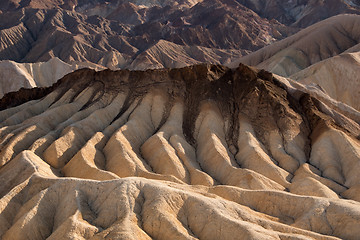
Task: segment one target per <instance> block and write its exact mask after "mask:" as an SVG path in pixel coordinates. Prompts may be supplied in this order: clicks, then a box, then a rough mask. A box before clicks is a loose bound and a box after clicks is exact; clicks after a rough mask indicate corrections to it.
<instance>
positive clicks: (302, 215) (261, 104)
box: [0, 65, 360, 239]
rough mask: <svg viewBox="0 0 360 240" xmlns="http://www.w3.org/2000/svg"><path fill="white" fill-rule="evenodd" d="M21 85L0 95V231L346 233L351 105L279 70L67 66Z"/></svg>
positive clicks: (354, 216)
mask: <svg viewBox="0 0 360 240" xmlns="http://www.w3.org/2000/svg"><path fill="white" fill-rule="evenodd" d="M296 84H298V87H297V85H296ZM23 93H24V92H21V91H20V92H18V93H14V95H13V97H14V98H16V94H19V95H20V94H22V97H19V100H18V102H16V104H13V106H12V107H10V108H9V107H8V106H9V102H7V101H8V100H7V98H3V99H2V100H1V101H0V109H3V110H2V111H0V150H1V152H0V166H1V167H0V181H1V183H2V184H1V185H0V236H1V238H2V239H45V238H48V239H357V238H358V236H359V235H360V229H359V227H358V226H359V222H360V203H359V200H360V199H359V195H360V187H359V186H360V176H359V174H358V172H359V169H360V141H359V136H360V127H359V122H360V121H359V119H357V116H358V114H359V113H358V112H357V111H356V110H354V109H351V108H350V109H347V108H344V107H341V106H339V105H336V102H335V101H333V100H331V99H330V98H329V97H327V98H324V97H323V98H322V97H321V95H319V94H318V95H316V94H317V92H312V91H308V92H307V89H306V88H301V85H299V83H296V82H292V80H291V79H282V78H280V77H279V78H275V77H273V75H272V74H271V73H269V72H266V71H263V70H262V71H258V70H256V69H252V68H249V67H247V66H245V65H240V66H239V67H238V68H236V69H229V68H226V67H223V66H216V65H197V66H191V67H186V68H181V69H167V70H147V71H128V70H119V71H111V70H105V71H101V72H96V71H94V70H90V69H81V70H77V71H75V72H73V73H71V74H68V75H66V76H65V77H63V78H62V79H61V80H60V81H59V82H58V83H57V84H56V85H54V86H53V87H50V88H42V89H39V88H35V89H32V90H28V92H27V94H23ZM34 96H35V97H34ZM15 105H16V106H15Z"/></svg>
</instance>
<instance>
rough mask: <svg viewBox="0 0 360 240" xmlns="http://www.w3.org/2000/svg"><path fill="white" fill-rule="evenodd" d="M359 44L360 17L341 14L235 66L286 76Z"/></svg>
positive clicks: (259, 51) (246, 58)
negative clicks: (253, 67)
mask: <svg viewBox="0 0 360 240" xmlns="http://www.w3.org/2000/svg"><path fill="white" fill-rule="evenodd" d="M359 43H360V15H338V16H335V17H332V18H329V19H326V20H324V21H321V22H319V23H316V24H314V25H312V26H310V27H308V28H306V29H304V30H302V31H300V32H298V33H296V34H294V35H293V36H291V37H288V38H286V39H284V40H282V41H279V42H276V43H274V44H272V45H270V46H267V47H264V48H262V49H260V50H258V51H256V52H254V53H251V54H249V55H247V56H245V57H242V58H240V59H239V60H238V61H236V62H234V63H233V64H232V65H231V66H232V67H234V66H236V65H237V64H238V62H241V63H244V64H248V65H252V66H257V67H259V68H264V69H266V70H268V71H271V72H273V73H276V74H278V75H281V76H285V77H286V76H290V75H292V74H294V73H296V72H298V71H300V70H302V69H304V68H306V67H308V66H310V65H312V64H314V63H317V62H319V61H321V60H324V59H327V58H330V57H333V56H336V55H338V54H340V53H343V52H345V51H347V50H348V49H351V48H352V47H354V46H356V45H357V44H359ZM354 51H355V49H354Z"/></svg>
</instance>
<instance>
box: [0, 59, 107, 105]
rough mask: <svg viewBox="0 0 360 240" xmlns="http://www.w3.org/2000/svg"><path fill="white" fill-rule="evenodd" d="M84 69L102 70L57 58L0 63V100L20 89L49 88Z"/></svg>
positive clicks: (98, 67) (94, 66)
mask: <svg viewBox="0 0 360 240" xmlns="http://www.w3.org/2000/svg"><path fill="white" fill-rule="evenodd" d="M84 67H92V68H94V69H97V70H100V69H104V67H102V66H99V65H95V64H88V63H73V64H72V65H70V64H67V63H65V62H63V61H61V60H60V59H58V58H52V59H50V60H49V61H47V62H38V63H16V62H13V61H8V60H4V61H0V98H1V97H3V96H4V94H5V93H8V92H13V91H17V90H19V89H20V88H22V87H24V88H33V87H49V86H51V85H52V84H54V83H55V82H56V81H57V80H58V79H60V78H62V77H63V76H64V75H66V74H68V73H70V72H72V71H74V70H76V69H79V68H84Z"/></svg>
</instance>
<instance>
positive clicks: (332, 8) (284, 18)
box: [238, 0, 360, 28]
mask: <svg viewBox="0 0 360 240" xmlns="http://www.w3.org/2000/svg"><path fill="white" fill-rule="evenodd" d="M238 2H239V3H241V4H243V5H244V6H246V7H248V8H250V9H252V10H253V11H255V12H256V13H258V14H259V15H260V16H261V17H264V18H267V19H276V20H278V21H279V22H281V23H284V24H286V25H288V26H294V27H295V26H296V27H300V28H304V27H308V26H310V25H312V24H314V23H317V22H319V21H321V20H324V19H326V18H329V17H332V16H335V15H338V14H344V13H349V14H359V13H360V1H359V0H300V1H299V0H288V1H280V0H238Z"/></svg>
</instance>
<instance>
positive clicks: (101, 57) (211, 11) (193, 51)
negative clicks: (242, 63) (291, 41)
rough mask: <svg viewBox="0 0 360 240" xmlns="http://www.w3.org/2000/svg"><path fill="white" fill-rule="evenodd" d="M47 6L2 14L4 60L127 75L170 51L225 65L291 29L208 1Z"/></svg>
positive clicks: (231, 0) (232, 0)
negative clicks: (157, 50) (79, 65)
mask: <svg viewBox="0 0 360 240" xmlns="http://www.w3.org/2000/svg"><path fill="white" fill-rule="evenodd" d="M43 2H46V1H26V3H27V5H26V4H25V2H24V1H22V2H20V3H18V5H19V6H18V7H17V8H16V7H13V8H11V7H9V6H8V9H12V10H6V11H3V13H1V14H0V43H1V45H0V60H13V61H16V62H38V61H48V60H49V59H50V58H52V57H58V58H59V59H61V60H62V61H64V62H67V63H72V62H73V61H82V62H86V61H87V62H92V63H95V64H100V65H103V66H106V67H111V68H126V67H129V66H130V65H131V64H132V63H133V62H134V61H137V62H138V61H139V58H141V57H142V55H141V54H146V53H145V52H146V51H151V49H152V48H153V47H154V46H157V45H159V44H160V45H164V44H168V45H169V48H172V47H173V46H177V45H179V47H178V48H180V49H182V48H186V49H187V50H186V51H187V54H188V55H189V56H190V59H189V61H188V62H186V63H187V64H194V63H198V61H199V58H197V57H196V56H198V55H207V56H208V57H207V58H206V61H208V62H210V63H226V62H229V61H231V59H232V58H233V57H239V56H241V55H243V54H244V53H247V52H250V51H253V50H256V49H259V48H261V47H263V46H265V45H268V44H269V43H271V42H273V41H275V40H277V39H281V38H283V37H284V36H286V34H287V33H288V32H289V29H288V28H287V27H286V26H284V25H282V24H280V23H278V22H276V21H275V22H272V21H268V20H266V19H263V18H261V17H259V16H258V15H257V14H256V13H254V12H253V11H251V10H250V9H248V8H246V7H244V6H243V5H241V4H239V3H237V2H236V1H235V0H229V1H221V0H211V1H209V0H206V1H202V2H199V3H198V4H196V5H195V3H196V2H195V1H189V2H186V1H184V4H185V3H188V4H185V5H184V6H183V5H181V6H183V7H181V6H179V5H176V4H175V5H167V4H164V6H161V5H156V4H154V6H152V5H151V4H148V5H149V6H142V5H136V4H133V3H131V2H128V1H124V2H121V1H114V2H111V3H110V2H106V1H100V2H96V1H94V2H90V3H88V4H85V2H82V4H81V2H79V3H78V4H77V5H73V6H74V8H73V9H72V10H71V11H70V10H66V9H67V7H64V6H63V5H61V3H62V2H53V3H52V4H50V6H48V5H46V6H43V5H41V4H40V3H43ZM143 2H146V1H141V4H142V3H143ZM154 2H157V1H154ZM160 2H161V1H160ZM165 2H166V3H168V1H165ZM174 2H176V1H174ZM55 3H56V4H55ZM93 3H96V4H93ZM150 3H151V2H150ZM190 3H191V4H190ZM39 4H40V5H39ZM54 4H55V5H56V6H53V5H54ZM64 4H65V3H64ZM68 4H70V3H69V2H68ZM137 4H140V2H138V3H137ZM14 6H16V4H15V5H14ZM35 7H38V8H35ZM3 8H4V7H3ZM209 48H211V49H210V50H208V49H209ZM180 51H181V50H180ZM208 51H212V52H213V54H212V55H208V54H207V52H208ZM224 53H225V54H224ZM180 54H181V53H180ZM200 59H201V58H200ZM156 61H158V62H161V59H160V58H158V59H156ZM162 67H163V66H162Z"/></svg>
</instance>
